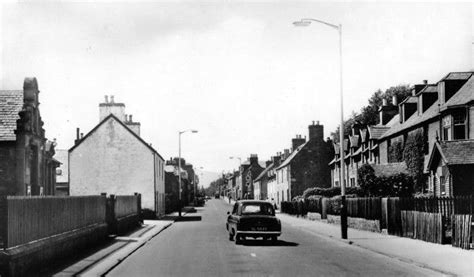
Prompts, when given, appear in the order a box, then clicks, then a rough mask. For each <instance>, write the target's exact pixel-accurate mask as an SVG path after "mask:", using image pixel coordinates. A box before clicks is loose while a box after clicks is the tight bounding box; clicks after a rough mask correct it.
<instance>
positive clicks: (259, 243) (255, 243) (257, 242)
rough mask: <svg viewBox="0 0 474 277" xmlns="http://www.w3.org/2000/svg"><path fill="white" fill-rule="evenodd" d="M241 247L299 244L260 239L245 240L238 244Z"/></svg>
mask: <svg viewBox="0 0 474 277" xmlns="http://www.w3.org/2000/svg"><path fill="white" fill-rule="evenodd" d="M240 244H241V245H243V246H293V247H294V246H298V245H299V243H296V242H289V241H284V240H277V241H275V242H273V241H271V240H261V239H246V240H243V241H241V242H240Z"/></svg>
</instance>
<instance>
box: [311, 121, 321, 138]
mask: <svg viewBox="0 0 474 277" xmlns="http://www.w3.org/2000/svg"><path fill="white" fill-rule="evenodd" d="M308 130H309V137H308V140H319V141H321V140H324V126H323V125H319V121H318V124H316V125H315V124H314V121H313V124H312V125H309V126H308Z"/></svg>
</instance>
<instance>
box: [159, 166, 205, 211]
mask: <svg viewBox="0 0 474 277" xmlns="http://www.w3.org/2000/svg"><path fill="white" fill-rule="evenodd" d="M178 165H179V158H174V159H170V160H168V161H166V168H167V170H168V172H170V170H171V168H174V169H173V170H174V171H175V174H176V177H178ZM165 182H167V180H166V179H165ZM197 182H198V180H197V176H196V174H195V172H194V169H193V165H192V164H189V163H186V160H185V159H184V158H181V201H182V204H183V205H187V204H188V203H191V202H192V201H194V198H193V197H194V189H195V184H196V183H197Z"/></svg>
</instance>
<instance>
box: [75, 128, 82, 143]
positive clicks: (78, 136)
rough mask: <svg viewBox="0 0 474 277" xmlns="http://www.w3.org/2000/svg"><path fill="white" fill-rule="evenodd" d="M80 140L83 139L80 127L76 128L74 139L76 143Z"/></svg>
mask: <svg viewBox="0 0 474 277" xmlns="http://www.w3.org/2000/svg"><path fill="white" fill-rule="evenodd" d="M80 140H81V137H80V129H79V128H76V139H75V140H74V144H77V143H78V142H79V141H80Z"/></svg>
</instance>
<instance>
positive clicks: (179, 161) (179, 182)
mask: <svg viewBox="0 0 474 277" xmlns="http://www.w3.org/2000/svg"><path fill="white" fill-rule="evenodd" d="M186 132H191V133H197V132H198V131H197V130H184V131H180V132H179V136H178V137H179V160H178V180H179V181H178V184H179V190H178V212H179V217H181V135H182V134H184V133H186Z"/></svg>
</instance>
